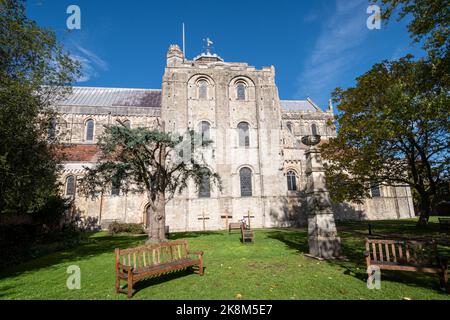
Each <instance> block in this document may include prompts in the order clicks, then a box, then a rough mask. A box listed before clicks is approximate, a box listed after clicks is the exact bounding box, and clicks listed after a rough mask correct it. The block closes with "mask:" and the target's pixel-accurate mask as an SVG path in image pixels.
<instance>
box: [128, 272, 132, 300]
mask: <svg viewBox="0 0 450 320" xmlns="http://www.w3.org/2000/svg"><path fill="white" fill-rule="evenodd" d="M127 280H128V282H127V283H128V286H127V289H128V294H127V296H128V298H131V297H132V296H133V274H132V273H130V272H129V273H128V279H127Z"/></svg>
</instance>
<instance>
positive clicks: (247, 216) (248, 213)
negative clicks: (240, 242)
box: [242, 210, 255, 229]
mask: <svg viewBox="0 0 450 320" xmlns="http://www.w3.org/2000/svg"><path fill="white" fill-rule="evenodd" d="M254 217H255V216H252V215H250V210H248V212H247V215H246V216H243V217H242V218H243V219H245V218H247V219H248V228H249V229H250V219H251V218H254Z"/></svg>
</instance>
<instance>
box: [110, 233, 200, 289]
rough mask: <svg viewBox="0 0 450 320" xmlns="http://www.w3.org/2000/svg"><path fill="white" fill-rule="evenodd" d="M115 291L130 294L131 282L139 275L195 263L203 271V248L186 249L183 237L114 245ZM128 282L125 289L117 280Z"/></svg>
mask: <svg viewBox="0 0 450 320" xmlns="http://www.w3.org/2000/svg"><path fill="white" fill-rule="evenodd" d="M115 254H116V292H117V293H119V292H121V293H126V294H127V295H128V298H131V297H132V295H133V285H134V284H135V283H136V282H137V281H139V280H142V279H146V278H151V277H156V276H159V275H162V274H165V273H168V272H172V271H177V270H182V269H186V268H188V267H193V266H198V273H199V275H201V276H202V275H203V252H202V251H199V252H191V251H189V250H188V243H187V241H186V240H177V241H171V242H164V243H161V244H154V245H146V246H142V247H137V248H131V249H124V250H122V249H116V250H115ZM121 280H124V281H126V282H127V284H128V287H127V290H123V289H121V288H120V281H121Z"/></svg>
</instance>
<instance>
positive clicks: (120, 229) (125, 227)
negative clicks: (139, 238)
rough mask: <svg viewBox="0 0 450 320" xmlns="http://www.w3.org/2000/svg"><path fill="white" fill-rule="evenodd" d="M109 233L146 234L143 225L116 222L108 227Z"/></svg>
mask: <svg viewBox="0 0 450 320" xmlns="http://www.w3.org/2000/svg"><path fill="white" fill-rule="evenodd" d="M108 232H109V234H111V235H114V234H117V233H132V234H144V233H145V230H144V225H143V224H142V223H120V222H117V221H114V222H112V223H111V224H110V225H109V226H108Z"/></svg>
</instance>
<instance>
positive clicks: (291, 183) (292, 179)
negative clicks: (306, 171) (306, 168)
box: [287, 171, 297, 191]
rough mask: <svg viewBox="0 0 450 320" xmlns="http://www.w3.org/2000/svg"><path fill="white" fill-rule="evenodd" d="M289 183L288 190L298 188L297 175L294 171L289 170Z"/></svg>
mask: <svg viewBox="0 0 450 320" xmlns="http://www.w3.org/2000/svg"><path fill="white" fill-rule="evenodd" d="M287 184H288V190H289V191H296V190H297V177H296V176H295V172H294V171H289V172H288V173H287Z"/></svg>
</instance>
